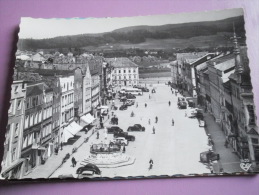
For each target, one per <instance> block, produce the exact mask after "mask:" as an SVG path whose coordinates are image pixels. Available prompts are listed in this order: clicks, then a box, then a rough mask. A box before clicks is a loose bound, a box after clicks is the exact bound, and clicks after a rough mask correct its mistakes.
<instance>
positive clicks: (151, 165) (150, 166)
mask: <svg viewBox="0 0 259 195" xmlns="http://www.w3.org/2000/svg"><path fill="white" fill-rule="evenodd" d="M153 164H154V162H153V160H152V159H150V160H149V168H148V170H151V169H152V168H153Z"/></svg>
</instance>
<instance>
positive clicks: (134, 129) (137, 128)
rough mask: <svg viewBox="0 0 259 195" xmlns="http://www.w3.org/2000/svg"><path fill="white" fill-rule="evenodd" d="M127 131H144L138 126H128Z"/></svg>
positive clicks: (143, 128)
mask: <svg viewBox="0 0 259 195" xmlns="http://www.w3.org/2000/svg"><path fill="white" fill-rule="evenodd" d="M127 131H145V127H143V126H141V125H140V124H135V125H133V126H129V127H128V129H127Z"/></svg>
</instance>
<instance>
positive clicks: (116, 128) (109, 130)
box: [107, 126, 123, 134]
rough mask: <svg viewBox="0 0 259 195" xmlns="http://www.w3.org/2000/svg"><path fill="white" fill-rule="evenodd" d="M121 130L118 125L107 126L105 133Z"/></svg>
mask: <svg viewBox="0 0 259 195" xmlns="http://www.w3.org/2000/svg"><path fill="white" fill-rule="evenodd" d="M120 132H123V130H122V129H121V128H120V127H118V126H111V127H107V133H111V134H112V133H120Z"/></svg>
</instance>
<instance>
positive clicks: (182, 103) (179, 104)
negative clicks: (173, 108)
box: [177, 101, 187, 109]
mask: <svg viewBox="0 0 259 195" xmlns="http://www.w3.org/2000/svg"><path fill="white" fill-rule="evenodd" d="M177 105H178V108H179V109H186V108H187V103H186V102H185V101H180V102H178V104H177Z"/></svg>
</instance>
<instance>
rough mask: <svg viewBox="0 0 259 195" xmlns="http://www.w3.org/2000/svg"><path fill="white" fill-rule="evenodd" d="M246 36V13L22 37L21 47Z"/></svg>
mask: <svg viewBox="0 0 259 195" xmlns="http://www.w3.org/2000/svg"><path fill="white" fill-rule="evenodd" d="M233 24H234V25H235V29H236V32H237V34H238V35H239V36H242V37H245V29H244V18H243V16H238V17H233V18H227V19H224V20H218V21H209V22H192V23H182V24H166V25H161V26H145V25H143V26H132V27H125V28H120V29H116V30H114V31H111V32H106V33H98V34H81V35H71V36H60V37H55V38H49V39H19V41H18V44H17V45H18V49H20V50H36V49H55V48H82V47H89V46H93V47H100V46H105V45H113V44H135V45H137V44H141V43H142V44H143V43H145V42H146V41H148V40H162V39H164V40H165V39H189V38H192V37H198V36H211V35H217V34H219V33H231V32H233Z"/></svg>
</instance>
